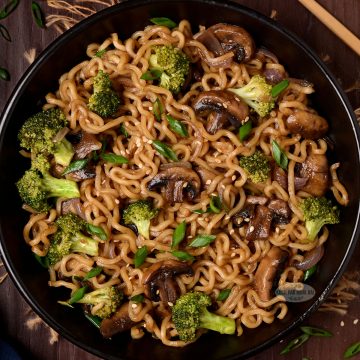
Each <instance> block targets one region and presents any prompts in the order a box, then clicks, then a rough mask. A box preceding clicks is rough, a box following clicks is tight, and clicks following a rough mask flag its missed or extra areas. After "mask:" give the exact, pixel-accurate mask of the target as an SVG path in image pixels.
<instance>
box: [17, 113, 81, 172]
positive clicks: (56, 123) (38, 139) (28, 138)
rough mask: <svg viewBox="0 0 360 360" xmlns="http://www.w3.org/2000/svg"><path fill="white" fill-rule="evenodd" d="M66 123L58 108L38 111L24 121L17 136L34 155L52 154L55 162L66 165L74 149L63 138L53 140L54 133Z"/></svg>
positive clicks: (21, 143)
mask: <svg viewBox="0 0 360 360" xmlns="http://www.w3.org/2000/svg"><path fill="white" fill-rule="evenodd" d="M67 125H68V121H67V120H66V118H65V115H64V114H63V112H62V111H61V110H60V109H57V108H56V109H55V108H53V109H49V110H44V111H40V112H39V113H37V114H35V115H33V116H31V117H30V118H29V119H27V120H26V121H25V123H24V124H23V126H22V127H21V129H20V131H19V134H18V138H19V141H20V145H21V146H22V147H23V148H25V149H27V150H31V152H32V153H33V154H35V155H37V154H45V155H50V154H51V155H54V157H55V162H56V163H58V164H60V165H62V166H68V165H69V164H70V162H71V159H72V157H73V156H74V150H73V147H72V145H71V144H70V142H69V141H68V140H66V139H65V138H63V139H62V140H61V141H59V142H54V138H55V136H56V134H57V133H58V132H59V131H60V130H61V129H63V128H65V127H66V126H67Z"/></svg>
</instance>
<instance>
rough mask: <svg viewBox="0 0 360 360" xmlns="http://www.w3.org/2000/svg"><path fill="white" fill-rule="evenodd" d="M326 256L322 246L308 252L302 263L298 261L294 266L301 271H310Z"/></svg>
mask: <svg viewBox="0 0 360 360" xmlns="http://www.w3.org/2000/svg"><path fill="white" fill-rule="evenodd" d="M323 255H324V246H323V245H320V246H317V247H316V248H314V249H312V250H310V251H307V252H306V253H305V255H304V258H303V260H302V261H300V262H299V261H296V262H295V263H294V264H293V265H294V266H295V267H296V268H297V269H300V270H304V271H305V270H308V269H310V268H311V267H313V266H314V265H316V264H317V263H318V262H319V261H320V260H321V258H322V257H323Z"/></svg>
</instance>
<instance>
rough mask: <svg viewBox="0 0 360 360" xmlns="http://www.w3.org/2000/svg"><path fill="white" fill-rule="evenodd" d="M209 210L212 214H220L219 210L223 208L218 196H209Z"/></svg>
mask: <svg viewBox="0 0 360 360" xmlns="http://www.w3.org/2000/svg"><path fill="white" fill-rule="evenodd" d="M209 206H210V209H211V211H212V212H213V213H215V214H219V213H221V210H222V208H223V206H222V203H221V199H220V197H219V196H215V195H211V199H210V205H209Z"/></svg>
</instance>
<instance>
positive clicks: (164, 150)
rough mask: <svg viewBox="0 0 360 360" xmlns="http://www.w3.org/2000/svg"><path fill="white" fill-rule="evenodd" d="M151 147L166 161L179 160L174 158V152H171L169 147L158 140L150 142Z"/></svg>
mask: <svg viewBox="0 0 360 360" xmlns="http://www.w3.org/2000/svg"><path fill="white" fill-rule="evenodd" d="M152 146H153V148H154V149H155V150H156V151H157V152H158V153H159V154H160V155H162V156H164V157H166V158H167V159H170V160H173V161H179V159H178V158H177V156H176V153H175V151H174V150H172V149H171V147H170V146H168V145H166V144H164V143H162V142H161V141H159V140H154V141H153V142H152Z"/></svg>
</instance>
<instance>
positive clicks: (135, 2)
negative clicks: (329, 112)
mask: <svg viewBox="0 0 360 360" xmlns="http://www.w3.org/2000/svg"><path fill="white" fill-rule="evenodd" d="M155 3H156V4H161V3H165V4H168V3H201V4H205V5H216V6H219V7H224V8H230V9H234V10H235V11H236V12H240V13H242V14H244V15H246V16H249V17H253V18H255V19H257V20H259V21H260V22H262V23H265V24H266V25H268V26H270V27H271V28H273V29H274V30H276V31H277V32H279V33H281V34H282V35H284V36H285V37H287V38H288V39H290V40H291V41H292V42H294V43H295V44H296V45H297V46H298V47H300V48H301V49H302V50H303V51H304V52H305V53H307V55H308V56H309V58H310V59H311V60H312V61H313V62H314V64H315V65H316V66H317V67H318V68H319V69H320V70H321V72H322V73H323V75H324V76H325V78H326V80H327V81H328V82H329V83H330V84H331V86H332V88H333V89H334V90H335V92H336V95H337V97H338V98H339V100H340V101H341V103H342V105H343V107H344V108H345V110H346V116H347V117H348V118H349V119H350V124H351V126H352V131H353V134H354V136H355V141H356V146H357V153H358V154H360V146H359V139H360V129H359V127H358V126H357V120H356V117H355V113H354V112H353V110H352V107H351V104H350V102H349V100H348V98H347V95H346V94H345V92H344V90H343V89H342V88H341V86H340V84H339V82H338V80H337V79H336V78H335V76H334V75H333V74H332V73H331V71H330V70H329V69H328V68H327V66H326V65H325V64H324V63H323V61H322V60H321V59H320V58H319V56H318V55H317V54H316V53H315V52H314V50H312V49H311V48H310V47H309V46H308V45H307V44H306V43H305V42H304V40H302V39H300V38H299V37H298V36H297V35H295V34H294V33H293V32H292V31H290V30H288V29H287V28H286V27H285V26H283V25H281V24H279V23H277V22H276V21H275V20H273V19H271V18H269V17H267V16H265V15H263V14H261V13H259V12H258V11H256V10H254V9H252V8H250V7H247V6H244V5H241V4H239V3H236V2H234V1H233V0H228V1H227V2H222V1H220V0H123V1H122V2H121V3H119V4H116V5H113V6H110V7H108V8H105V9H102V10H100V11H98V12H97V13H95V14H93V15H91V16H89V17H87V18H86V19H84V20H81V21H80V22H79V23H77V24H75V25H74V26H73V27H72V28H71V29H69V30H67V31H65V32H64V33H63V34H61V35H60V36H58V37H57V38H56V39H55V40H53V41H52V42H51V43H50V44H49V45H48V46H47V47H46V48H45V49H44V50H43V51H42V52H41V53H40V55H39V56H38V57H37V58H36V59H35V61H34V62H33V63H32V64H31V65H30V66H29V67H28V69H27V70H26V71H25V73H24V74H23V75H22V76H21V78H20V80H19V81H18V82H17V84H16V85H15V87H14V90H13V91H12V93H11V95H10V97H9V99H8V100H7V101H6V104H5V106H4V110H3V111H2V114H1V116H0V147H1V146H2V142H3V136H4V129H6V126H7V124H8V122H9V121H10V118H11V116H12V113H13V112H14V109H15V108H16V105H17V102H18V98H19V97H20V96H21V95H22V93H23V92H24V91H25V89H26V87H27V85H28V83H29V82H30V81H31V79H32V77H33V75H34V73H36V72H37V69H38V68H39V67H41V65H42V64H43V63H44V62H46V60H47V58H48V57H49V56H50V55H51V54H52V53H54V52H55V51H56V50H57V49H58V48H59V47H62V46H63V44H64V43H67V42H68V41H70V40H71V39H72V38H74V37H76V36H77V35H78V34H79V33H81V32H83V31H84V30H86V28H87V27H88V26H90V25H92V24H94V23H96V22H98V21H99V20H101V18H103V17H107V16H111V15H112V14H115V13H118V12H121V11H123V10H125V9H131V8H137V7H139V6H143V5H150V4H155ZM84 56H85V55H84ZM359 203H360V201H358V209H357V214H356V221H355V224H354V229H353V232H352V235H351V239H350V241H349V245H348V247H347V250H346V252H345V255H344V257H343V259H342V261H341V263H340V266H339V267H338V269H337V271H336V273H335V274H334V276H333V277H332V279H331V280H330V282H329V284H328V286H327V287H326V288H325V289H324V290H323V292H322V293H321V294H320V295H319V297H318V299H317V300H316V301H315V302H314V303H313V304H312V305H311V306H310V307H309V308H308V309H307V310H306V311H305V312H304V313H303V314H302V315H301V316H299V317H298V318H296V319H295V321H294V322H293V323H292V324H290V325H288V326H287V327H286V328H284V329H283V330H281V331H280V332H279V333H277V334H276V335H275V336H273V337H271V338H270V339H268V340H266V341H265V342H263V343H262V344H259V345H258V346H257V347H256V348H254V349H250V350H247V351H245V352H243V353H242V354H240V355H239V354H238V355H231V356H228V357H226V358H224V359H227V360H232V359H234V360H235V359H239V358H240V357H241V358H247V357H249V356H250V355H255V353H260V352H261V351H263V350H264V349H266V348H268V347H270V346H271V345H273V344H275V343H276V342H277V341H278V340H280V339H282V338H283V337H285V336H286V335H287V334H289V333H290V331H291V330H293V329H294V328H295V327H296V326H298V325H299V324H300V323H301V322H303V321H304V320H305V319H306V318H308V317H309V316H310V314H311V313H313V312H314V311H315V310H316V309H317V308H318V307H319V306H320V304H321V303H322V302H323V301H324V300H325V299H326V297H327V296H328V295H329V294H330V292H331V290H332V289H333V288H334V287H335V285H336V283H337V281H338V280H339V279H340V277H341V275H342V274H343V272H344V270H345V268H346V266H347V265H348V263H349V261H350V258H351V254H352V253H353V252H354V249H355V247H356V244H357V240H358V238H359V234H360V228H359V226H358V225H359V222H360V207H359ZM0 254H1V257H2V260H3V262H4V265H5V267H6V270H7V271H8V273H9V274H10V277H11V279H12V281H13V283H14V284H15V286H16V288H17V289H18V291H19V292H20V294H21V295H22V296H23V298H24V299H25V300H26V302H27V303H28V304H29V305H30V307H31V308H32V309H33V310H34V311H35V313H37V314H38V315H39V316H40V317H41V318H42V319H43V320H44V321H45V322H46V323H47V324H48V325H49V326H51V328H53V329H54V330H55V331H56V332H58V333H59V334H61V336H63V337H64V338H66V339H67V340H69V341H70V342H71V343H73V344H75V345H76V346H78V347H80V348H81V349H83V350H85V351H87V352H89V353H91V354H94V355H97V356H100V357H102V356H104V353H103V352H101V351H100V350H98V349H96V348H93V347H91V346H89V345H87V344H84V343H83V342H81V341H80V340H77V339H76V338H74V337H73V335H72V334H71V333H70V332H69V330H68V329H66V328H64V327H62V326H61V325H59V324H58V323H57V322H56V320H54V319H53V318H52V317H51V316H50V315H49V314H48V313H47V312H46V311H44V310H43V309H42V308H41V307H40V305H39V304H38V302H37V301H36V300H35V298H34V297H33V295H32V294H31V293H30V292H29V291H28V290H27V288H26V286H25V284H24V282H23V281H22V280H21V277H20V276H19V274H18V272H17V270H16V269H15V267H14V266H13V263H12V261H11V259H10V257H9V253H8V251H7V249H6V245H5V240H4V236H3V232H2V229H1V226H0ZM105 355H106V354H105ZM106 356H107V358H109V359H115V357H113V355H110V356H109V355H106ZM116 359H118V357H117V358H116Z"/></svg>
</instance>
